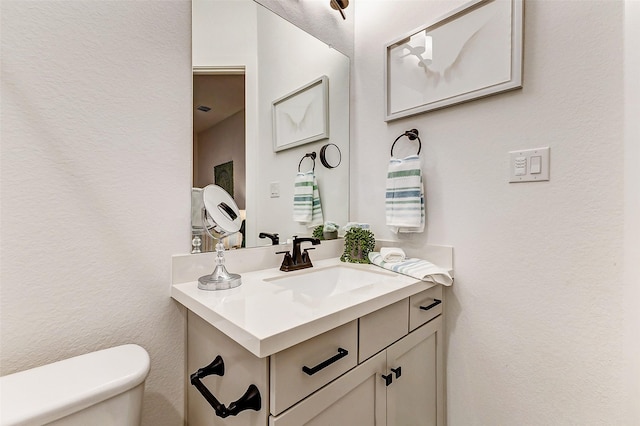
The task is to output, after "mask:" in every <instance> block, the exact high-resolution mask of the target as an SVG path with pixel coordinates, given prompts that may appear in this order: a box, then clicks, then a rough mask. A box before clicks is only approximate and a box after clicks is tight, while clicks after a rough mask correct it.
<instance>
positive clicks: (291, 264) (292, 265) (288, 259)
mask: <svg viewBox="0 0 640 426" xmlns="http://www.w3.org/2000/svg"><path fill="white" fill-rule="evenodd" d="M304 242H310V243H311V244H313V245H314V246H317V245H318V244H320V240H319V239H317V238H308V237H303V238H298V237H296V236H294V237H293V250H291V253H289V252H288V251H278V252H276V254H282V253H284V259H283V260H282V265H281V266H280V270H281V271H284V272H290V271H297V270H298V269H305V268H311V267H312V266H313V264H312V263H311V259H310V258H309V253H308V251H309V250H315V249H314V248H311V247H308V248H306V249H304V250H303V251H301V250H300V245H301V244H302V243H304Z"/></svg>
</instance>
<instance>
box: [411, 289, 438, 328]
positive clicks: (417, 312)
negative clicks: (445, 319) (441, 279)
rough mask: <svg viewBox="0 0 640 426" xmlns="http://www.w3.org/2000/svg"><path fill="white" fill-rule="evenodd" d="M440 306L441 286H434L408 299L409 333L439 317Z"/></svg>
mask: <svg viewBox="0 0 640 426" xmlns="http://www.w3.org/2000/svg"><path fill="white" fill-rule="evenodd" d="M438 301H439V302H438ZM442 305H443V300H442V286H441V285H434V286H433V287H431V288H430V289H428V290H425V291H422V292H420V293H418V294H414V295H413V296H411V297H410V298H409V331H413V330H415V329H416V328H418V327H420V326H421V325H422V324H424V323H426V322H428V321H431V320H432V319H434V318H435V317H437V316H438V315H440V314H441V313H442Z"/></svg>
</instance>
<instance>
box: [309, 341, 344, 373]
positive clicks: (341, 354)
mask: <svg viewBox="0 0 640 426" xmlns="http://www.w3.org/2000/svg"><path fill="white" fill-rule="evenodd" d="M347 355H349V351H348V350H346V349H342V348H338V354H337V355H334V356H332V357H331V358H329V359H328V360H326V361H322V362H321V363H320V364H318V365H316V366H315V367H311V368H309V367H307V366H306V365H304V366H303V367H302V371H304V372H305V373H307V374H308V375H310V376H313V375H314V374H316V373H317V372H318V371H320V370H322V369H323V368H326V367H328V366H330V365H331V364H333V363H334V362H336V361H338V360H340V359H341V358H344V357H345V356H347Z"/></svg>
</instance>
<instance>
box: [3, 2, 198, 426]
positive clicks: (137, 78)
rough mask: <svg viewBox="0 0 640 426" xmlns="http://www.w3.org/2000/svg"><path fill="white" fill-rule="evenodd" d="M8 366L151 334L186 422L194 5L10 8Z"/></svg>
mask: <svg viewBox="0 0 640 426" xmlns="http://www.w3.org/2000/svg"><path fill="white" fill-rule="evenodd" d="M1 16H2V18H1V19H2V41H1V43H2V147H1V153H2V156H1V165H2V170H1V177H2V184H1V185H2V186H1V188H2V222H1V233H2V240H1V243H0V250H1V269H2V283H1V298H0V303H1V309H2V311H1V315H0V319H1V324H2V326H1V329H0V346H1V351H2V352H1V354H0V355H1V357H0V364H1V373H2V374H8V373H11V372H15V371H18V370H22V369H26V368H31V367H34V366H37V365H41V364H45V363H48V362H52V361H55V360H59V359H62V358H67V357H69V356H73V355H77V354H81V353H85V352H89V351H93V350H97V349H101V348H105V347H109V346H114V345H118V344H123V343H128V342H135V343H138V344H140V345H142V346H143V347H145V348H146V349H147V350H148V351H149V353H150V355H151V372H150V375H149V378H148V381H147V387H146V391H147V392H146V397H145V408H144V423H145V424H148V425H177V424H181V423H182V418H183V404H184V402H183V387H184V339H185V333H184V324H185V318H184V312H182V311H181V309H179V308H178V306H177V304H176V303H175V302H173V301H172V300H171V299H170V297H169V288H170V260H171V255H172V254H174V253H184V252H187V250H189V244H188V238H187V236H188V235H189V203H190V191H189V189H190V186H191V166H190V163H191V124H190V123H191V49H190V43H191V33H190V28H191V4H190V2H189V1H184V0H172V1H120V2H112V1H93V2H78V1H55V2H23V1H3V2H2V12H1Z"/></svg>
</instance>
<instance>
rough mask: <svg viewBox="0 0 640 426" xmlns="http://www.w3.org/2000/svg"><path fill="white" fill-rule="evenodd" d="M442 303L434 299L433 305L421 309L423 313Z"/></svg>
mask: <svg viewBox="0 0 640 426" xmlns="http://www.w3.org/2000/svg"><path fill="white" fill-rule="evenodd" d="M441 303H442V300H440V299H433V303H432V304H430V305H429V306H420V309H422V310H423V311H428V310H429V309H431V308H434V307H436V306H438V305H439V304H441Z"/></svg>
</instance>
